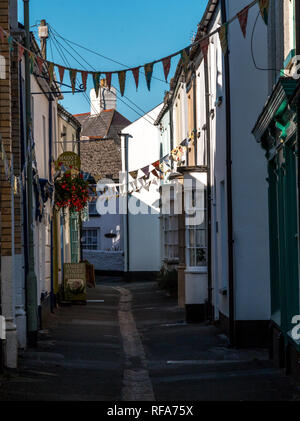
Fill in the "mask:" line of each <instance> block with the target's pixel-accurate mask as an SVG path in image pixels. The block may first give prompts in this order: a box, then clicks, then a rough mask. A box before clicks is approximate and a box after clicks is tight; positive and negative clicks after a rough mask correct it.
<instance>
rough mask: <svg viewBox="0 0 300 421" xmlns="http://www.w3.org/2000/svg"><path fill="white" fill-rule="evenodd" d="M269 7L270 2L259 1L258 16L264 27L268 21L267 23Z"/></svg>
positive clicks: (265, 0) (267, 0)
mask: <svg viewBox="0 0 300 421" xmlns="http://www.w3.org/2000/svg"><path fill="white" fill-rule="evenodd" d="M269 7H270V0H259V10H260V14H261V17H262V18H263V21H264V22H265V24H266V25H268V21H269Z"/></svg>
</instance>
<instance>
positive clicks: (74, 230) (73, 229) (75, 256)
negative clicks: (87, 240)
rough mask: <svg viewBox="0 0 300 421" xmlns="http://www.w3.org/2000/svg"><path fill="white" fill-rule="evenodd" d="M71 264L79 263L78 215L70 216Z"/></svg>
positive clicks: (73, 213)
mask: <svg viewBox="0 0 300 421" xmlns="http://www.w3.org/2000/svg"><path fill="white" fill-rule="evenodd" d="M70 237H71V238H70V241H71V263H79V220H78V214H77V213H75V212H72V213H71V214H70Z"/></svg>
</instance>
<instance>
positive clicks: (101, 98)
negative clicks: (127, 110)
mask: <svg viewBox="0 0 300 421" xmlns="http://www.w3.org/2000/svg"><path fill="white" fill-rule="evenodd" d="M116 94H117V91H116V89H115V88H114V87H113V86H111V88H110V91H109V89H108V87H107V85H106V80H105V79H102V80H101V85H100V89H99V95H98V98H97V97H96V91H95V89H91V92H90V99H91V115H96V114H100V113H101V111H104V110H112V109H113V110H116V109H117V96H116Z"/></svg>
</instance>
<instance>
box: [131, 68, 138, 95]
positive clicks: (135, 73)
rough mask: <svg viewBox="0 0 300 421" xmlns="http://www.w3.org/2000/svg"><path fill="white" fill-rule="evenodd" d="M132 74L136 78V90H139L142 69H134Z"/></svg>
mask: <svg viewBox="0 0 300 421" xmlns="http://www.w3.org/2000/svg"><path fill="white" fill-rule="evenodd" d="M132 74H133V77H134V81H135V86H136V90H138V87H139V78H140V68H139V67H135V68H134V69H132Z"/></svg>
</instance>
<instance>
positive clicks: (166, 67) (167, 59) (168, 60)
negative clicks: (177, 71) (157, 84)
mask: <svg viewBox="0 0 300 421" xmlns="http://www.w3.org/2000/svg"><path fill="white" fill-rule="evenodd" d="M162 64H163V68H164V75H165V79H166V82H168V76H169V73H170V68H171V57H165V58H164V59H163V61H162Z"/></svg>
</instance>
